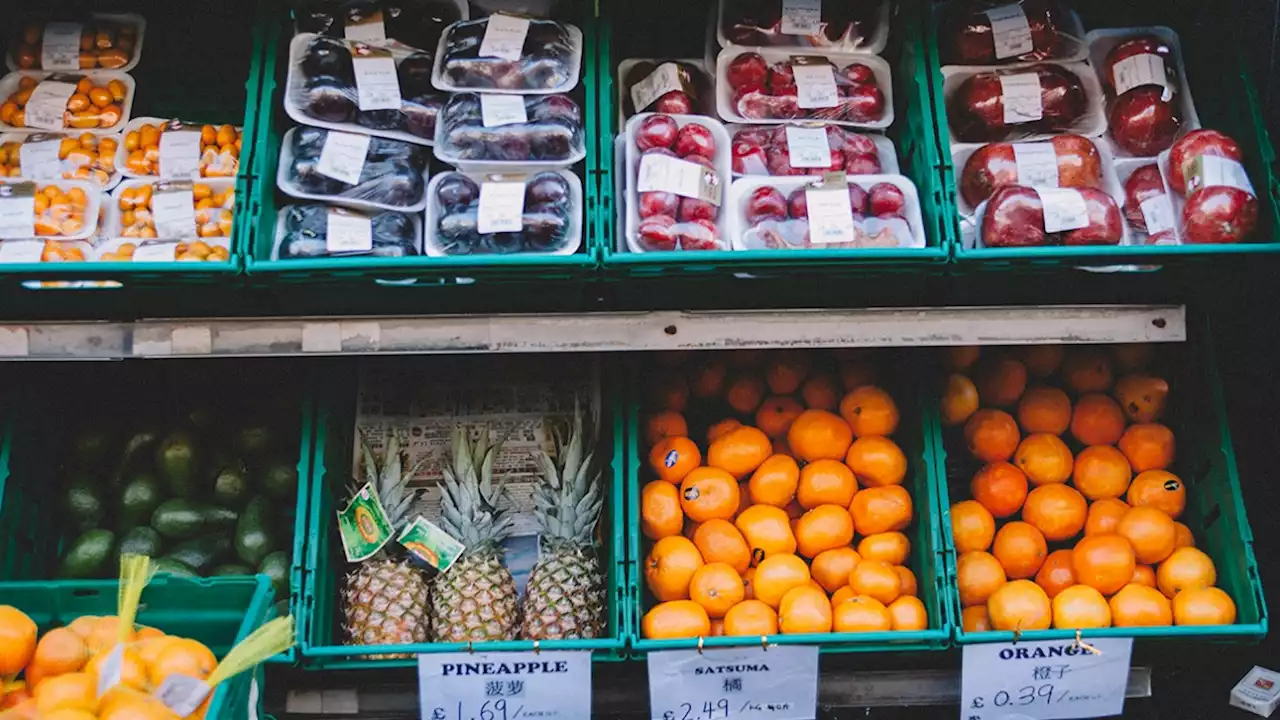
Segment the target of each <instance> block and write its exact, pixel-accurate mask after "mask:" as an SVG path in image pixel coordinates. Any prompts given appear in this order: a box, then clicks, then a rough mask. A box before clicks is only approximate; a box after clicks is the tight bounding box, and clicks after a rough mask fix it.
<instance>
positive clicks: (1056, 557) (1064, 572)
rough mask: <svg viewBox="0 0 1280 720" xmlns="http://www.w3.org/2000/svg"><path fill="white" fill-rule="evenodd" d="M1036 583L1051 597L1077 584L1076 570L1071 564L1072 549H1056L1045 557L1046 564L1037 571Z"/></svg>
mask: <svg viewBox="0 0 1280 720" xmlns="http://www.w3.org/2000/svg"><path fill="white" fill-rule="evenodd" d="M1036 584H1037V585H1039V586H1040V587H1042V588H1044V594H1045V595H1048V596H1049V599H1050V600H1052V599H1053V598H1055V597H1057V596H1058V593H1060V592H1062V591H1063V590H1066V589H1067V588H1069V587H1071V586H1072V585H1075V584H1076V571H1075V570H1074V569H1073V568H1072V566H1071V551H1070V550H1054V551H1053V552H1051V553H1049V557H1047V558H1045V559H1044V564H1043V565H1041V566H1040V570H1039V571H1038V572H1037V573H1036Z"/></svg>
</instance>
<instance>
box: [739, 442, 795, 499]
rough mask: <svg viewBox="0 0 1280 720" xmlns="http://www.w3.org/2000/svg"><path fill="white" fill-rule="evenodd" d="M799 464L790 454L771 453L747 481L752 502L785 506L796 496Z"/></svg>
mask: <svg viewBox="0 0 1280 720" xmlns="http://www.w3.org/2000/svg"><path fill="white" fill-rule="evenodd" d="M799 483H800V466H799V465H797V464H796V461H795V458H792V457H791V456H790V455H771V456H770V457H769V458H768V459H767V460H765V461H764V462H762V463H760V467H758V468H756V471H755V472H753V473H751V479H750V480H749V481H748V483H747V490H748V494H749V495H750V496H751V502H752V503H763V504H765V505H776V506H777V507H786V506H787V503H789V502H791V501H792V500H793V499H794V498H795V496H796V486H797V485H799Z"/></svg>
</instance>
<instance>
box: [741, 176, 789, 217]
mask: <svg viewBox="0 0 1280 720" xmlns="http://www.w3.org/2000/svg"><path fill="white" fill-rule="evenodd" d="M746 217H747V224H748V225H759V224H760V223H761V222H764V221H765V220H771V219H772V220H786V219H787V199H786V198H784V197H782V193H780V192H778V189H777V188H772V187H768V186H766V187H758V188H756V189H755V190H753V191H752V192H751V197H750V198H748V199H747V210H746Z"/></svg>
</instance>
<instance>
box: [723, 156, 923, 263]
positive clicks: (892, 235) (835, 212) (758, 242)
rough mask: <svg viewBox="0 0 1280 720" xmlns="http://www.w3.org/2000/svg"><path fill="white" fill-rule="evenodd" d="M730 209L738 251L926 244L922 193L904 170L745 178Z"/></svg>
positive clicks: (732, 195) (732, 194)
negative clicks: (886, 173) (891, 172)
mask: <svg viewBox="0 0 1280 720" xmlns="http://www.w3.org/2000/svg"><path fill="white" fill-rule="evenodd" d="M729 208H730V212H729V235H730V236H731V237H732V238H733V247H734V249H735V250H806V249H807V250H839V249H854V248H922V247H924V246H925V237H924V225H923V221H922V220H921V215H920V198H919V195H918V194H917V192H916V187H915V185H913V184H912V183H911V181H910V180H908V179H907V178H905V177H903V176H901V175H865V176H859V177H849V176H847V175H845V174H844V173H840V172H835V173H828V174H827V175H825V176H823V177H821V178H804V177H786V178H766V177H747V178H740V179H738V180H735V181H734V183H733V186H732V187H731V188H730V189H729Z"/></svg>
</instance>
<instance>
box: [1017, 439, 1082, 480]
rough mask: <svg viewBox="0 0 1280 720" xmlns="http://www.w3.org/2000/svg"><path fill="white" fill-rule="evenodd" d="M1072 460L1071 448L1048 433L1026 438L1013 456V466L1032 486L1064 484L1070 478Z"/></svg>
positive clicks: (1019, 444)
mask: <svg viewBox="0 0 1280 720" xmlns="http://www.w3.org/2000/svg"><path fill="white" fill-rule="evenodd" d="M1073 460H1074V458H1073V457H1072V455H1071V448H1069V447H1067V444H1066V443H1064V442H1062V439H1061V438H1059V437H1058V436H1057V435H1050V434H1049V433H1035V434H1034V435H1028V436H1026V437H1025V438H1023V439H1022V442H1020V443H1018V449H1017V451H1015V452H1014V454H1013V464H1014V465H1017V466H1018V469H1020V470H1022V473H1023V474H1024V475H1026V476H1027V480H1030V481H1031V484H1032V485H1047V484H1049V483H1064V482H1066V481H1067V478H1069V477H1071V467H1072V464H1073Z"/></svg>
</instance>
